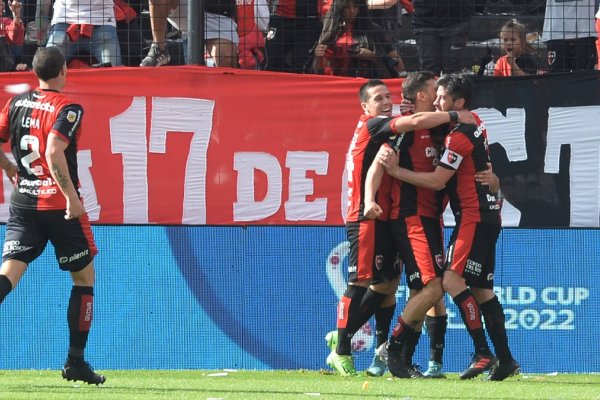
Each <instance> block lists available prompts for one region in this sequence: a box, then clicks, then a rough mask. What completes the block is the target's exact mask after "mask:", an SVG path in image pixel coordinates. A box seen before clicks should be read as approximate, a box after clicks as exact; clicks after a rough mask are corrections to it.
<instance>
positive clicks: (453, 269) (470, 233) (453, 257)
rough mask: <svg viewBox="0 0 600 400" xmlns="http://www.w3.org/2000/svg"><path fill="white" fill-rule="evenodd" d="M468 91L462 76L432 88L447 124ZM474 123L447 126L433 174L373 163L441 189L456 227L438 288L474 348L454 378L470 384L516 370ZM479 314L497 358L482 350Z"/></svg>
mask: <svg viewBox="0 0 600 400" xmlns="http://www.w3.org/2000/svg"><path fill="white" fill-rule="evenodd" d="M470 85H471V83H470V81H469V80H468V78H467V77H466V76H462V75H444V76H443V77H441V78H440V79H439V80H438V81H437V83H436V86H437V97H436V101H435V106H436V109H437V110H440V111H447V112H449V113H450V114H451V115H452V121H453V123H456V122H458V113H457V114H454V113H455V112H457V111H458V112H462V111H465V110H467V107H468V101H469V98H470V88H471V86H470ZM475 119H476V123H475V124H465V123H457V124H453V126H451V128H452V130H451V131H450V133H449V134H448V136H446V139H445V141H444V146H443V147H442V157H441V159H440V162H439V164H438V166H437V167H436V169H435V171H433V172H415V171H411V170H408V169H406V168H401V167H400V166H399V165H398V156H397V154H396V153H395V152H394V151H390V150H389V149H383V150H382V151H380V153H379V154H378V159H380V160H381V162H382V163H383V164H384V165H385V167H386V170H387V172H388V173H389V174H390V175H392V176H394V177H395V178H397V179H400V180H402V181H404V182H408V183H411V184H413V185H416V186H420V187H425V188H429V189H433V190H440V189H442V188H443V187H445V188H446V191H447V194H448V197H449V200H450V207H451V208H452V212H453V213H454V216H455V219H456V226H455V228H454V230H453V232H452V236H451V238H450V244H449V246H448V252H447V256H446V262H445V268H446V271H445V272H444V277H443V287H444V290H445V291H446V292H448V294H450V296H451V297H452V299H453V300H454V302H455V304H456V305H457V307H458V309H459V310H460V313H461V316H462V319H463V321H464V323H465V325H466V327H467V330H468V332H469V334H470V335H471V338H472V339H473V343H474V345H475V355H474V356H473V360H472V362H471V364H470V365H469V367H468V368H467V369H466V370H465V371H463V372H462V373H461V374H460V378H461V379H470V378H473V377H475V376H477V375H479V374H481V373H483V371H485V370H491V372H490V375H489V377H488V379H490V380H504V379H506V378H507V377H509V376H512V375H514V374H517V373H519V369H520V367H519V364H518V363H517V362H516V361H515V360H514V358H513V356H512V354H511V351H510V349H509V346H508V337H507V334H506V329H505V326H504V322H505V317H504V311H503V309H502V305H501V304H500V302H499V301H498V298H497V297H496V295H495V293H494V291H493V286H494V267H495V250H496V241H497V239H498V236H499V234H500V230H501V219H500V202H499V199H498V198H497V193H494V192H492V191H491V190H490V188H489V186H486V185H482V184H480V183H479V182H477V180H476V178H475V175H476V173H477V172H478V171H483V170H486V169H488V164H489V163H490V158H489V148H488V142H487V132H486V130H485V127H484V125H483V123H482V122H481V120H480V119H479V117H477V116H476V118H475ZM481 314H483V318H484V319H485V324H486V329H487V331H488V335H489V336H490V339H491V340H492V343H493V344H494V348H495V350H496V354H497V356H498V358H496V356H494V355H493V354H492V352H491V350H490V348H489V346H488V343H487V340H486V337H485V332H484V329H483V323H482V320H481ZM411 330H412V327H411V326H410V325H408V324H406V325H404V324H403V325H402V326H401V327H400V329H399V332H396V333H397V337H398V338H399V339H400V340H405V338H406V337H407V335H409V334H410V331H411ZM498 360H499V362H498Z"/></svg>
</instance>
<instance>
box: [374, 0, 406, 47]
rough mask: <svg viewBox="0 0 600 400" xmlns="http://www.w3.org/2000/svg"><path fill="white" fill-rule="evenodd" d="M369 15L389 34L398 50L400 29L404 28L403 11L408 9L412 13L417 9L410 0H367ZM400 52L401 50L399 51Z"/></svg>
mask: <svg viewBox="0 0 600 400" xmlns="http://www.w3.org/2000/svg"><path fill="white" fill-rule="evenodd" d="M366 1H367V7H368V8H369V16H370V17H371V20H372V21H373V22H375V23H376V24H377V25H379V26H381V27H382V28H383V29H384V31H385V32H386V33H387V35H388V36H389V38H390V40H391V42H392V43H393V45H394V48H395V49H396V51H398V50H399V48H398V42H399V41H400V39H401V37H400V29H401V28H402V13H403V10H406V12H407V13H408V14H412V13H413V12H414V11H415V9H414V8H413V6H412V2H411V1H410V0H366ZM398 54H400V52H399V51H398Z"/></svg>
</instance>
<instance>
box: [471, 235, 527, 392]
mask: <svg viewBox="0 0 600 400" xmlns="http://www.w3.org/2000/svg"><path fill="white" fill-rule="evenodd" d="M499 233H500V226H499V225H497V226H496V225H483V226H482V227H481V229H480V230H479V231H478V235H479V238H478V240H479V241H480V244H481V245H480V246H479V249H483V248H484V247H485V246H484V242H487V243H489V245H488V250H487V251H485V253H487V256H486V257H485V258H484V259H483V261H482V271H481V279H480V280H479V282H478V283H477V284H475V283H473V285H472V288H471V291H472V292H473V295H474V296H475V298H476V299H477V302H478V303H479V306H480V308H481V313H482V314H483V318H484V320H485V328H486V330H487V333H488V336H489V337H490V339H491V341H492V343H493V345H494V350H495V352H496V356H497V357H498V361H499V364H498V366H497V367H496V368H494V369H493V370H492V371H491V372H490V375H489V377H488V379H490V380H495V381H502V380H504V379H506V378H508V377H509V376H513V375H516V374H518V373H519V369H520V367H519V364H518V363H517V362H516V361H515V359H514V358H513V356H512V353H511V351H510V348H509V346H508V336H507V334H506V328H505V316H504V310H503V309H502V305H501V304H500V301H499V300H498V297H497V296H496V294H495V293H494V290H493V288H494V279H493V277H494V270H495V264H496V241H497V239H498V235H499ZM482 251H483V250H482Z"/></svg>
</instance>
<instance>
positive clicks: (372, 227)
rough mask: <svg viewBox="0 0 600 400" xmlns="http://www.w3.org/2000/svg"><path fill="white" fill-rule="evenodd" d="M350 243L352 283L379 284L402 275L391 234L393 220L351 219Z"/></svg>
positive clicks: (350, 280)
mask: <svg viewBox="0 0 600 400" xmlns="http://www.w3.org/2000/svg"><path fill="white" fill-rule="evenodd" d="M346 234H347V236H348V241H349V242H350V255H349V257H348V282H357V281H368V282H369V283H371V284H377V283H382V282H387V281H390V280H393V279H394V278H396V277H397V276H398V275H400V272H401V271H400V263H399V262H398V254H397V253H398V252H397V251H396V249H395V247H394V244H393V243H392V239H391V237H390V230H389V223H388V222H387V221H379V220H370V219H369V220H364V221H359V222H347V223H346Z"/></svg>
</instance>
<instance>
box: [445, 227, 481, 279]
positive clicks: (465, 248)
mask: <svg viewBox="0 0 600 400" xmlns="http://www.w3.org/2000/svg"><path fill="white" fill-rule="evenodd" d="M476 228H477V222H464V221H463V222H461V223H460V225H458V226H456V228H454V229H458V235H457V236H456V240H455V241H454V251H453V254H452V262H451V264H450V265H449V266H448V269H451V270H452V271H454V272H456V273H457V274H458V275H459V276H463V273H464V272H465V266H466V265H467V259H468V258H469V254H471V249H472V248H473V241H474V240H475V229H476Z"/></svg>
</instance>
